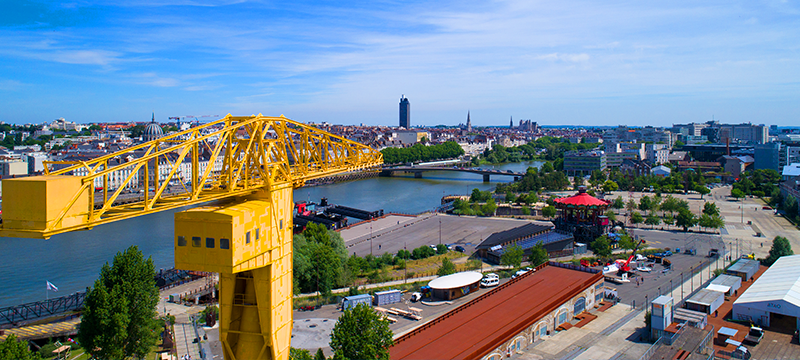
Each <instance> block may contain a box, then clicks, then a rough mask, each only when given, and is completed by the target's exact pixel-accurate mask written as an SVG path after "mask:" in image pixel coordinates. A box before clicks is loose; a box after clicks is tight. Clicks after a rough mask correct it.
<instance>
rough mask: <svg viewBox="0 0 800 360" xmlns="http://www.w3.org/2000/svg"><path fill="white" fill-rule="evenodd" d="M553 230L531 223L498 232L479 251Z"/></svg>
mask: <svg viewBox="0 0 800 360" xmlns="http://www.w3.org/2000/svg"><path fill="white" fill-rule="evenodd" d="M552 228H553V226H546V225H537V224H534V223H529V224H525V225H522V226H520V227H515V228H513V229H511V230H506V231H500V232H496V233H494V234H492V235H491V236H489V237H488V238H486V240H484V241H483V242H482V243H480V245H478V247H477V249H489V248H492V247H494V246H496V245H503V244H506V243H509V242H511V241H515V240H519V239H521V238H523V237H526V236H531V235H537V234H540V233H542V232H545V231H548V230H550V229H552Z"/></svg>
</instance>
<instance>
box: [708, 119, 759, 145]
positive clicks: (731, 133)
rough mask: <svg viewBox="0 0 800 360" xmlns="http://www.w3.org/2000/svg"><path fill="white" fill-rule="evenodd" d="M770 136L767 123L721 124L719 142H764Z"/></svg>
mask: <svg viewBox="0 0 800 360" xmlns="http://www.w3.org/2000/svg"><path fill="white" fill-rule="evenodd" d="M768 138H769V132H768V129H767V127H766V126H765V125H763V124H761V125H753V124H750V123H745V124H738V125H727V124H726V125H720V127H719V142H720V143H723V144H724V143H727V142H728V141H730V142H732V143H733V142H743V143H752V144H764V143H766V142H767V140H768Z"/></svg>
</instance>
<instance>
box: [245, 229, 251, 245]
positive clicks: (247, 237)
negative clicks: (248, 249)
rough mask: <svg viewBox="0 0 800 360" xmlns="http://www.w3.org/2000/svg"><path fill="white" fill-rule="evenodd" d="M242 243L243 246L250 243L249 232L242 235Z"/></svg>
mask: <svg viewBox="0 0 800 360" xmlns="http://www.w3.org/2000/svg"><path fill="white" fill-rule="evenodd" d="M244 243H245V244H249V243H250V232H249V231H248V232H246V233H245V234H244Z"/></svg>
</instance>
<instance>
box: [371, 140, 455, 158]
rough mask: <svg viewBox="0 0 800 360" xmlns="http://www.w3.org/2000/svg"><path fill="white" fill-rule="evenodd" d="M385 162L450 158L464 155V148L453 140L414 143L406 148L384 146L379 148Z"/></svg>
mask: <svg viewBox="0 0 800 360" xmlns="http://www.w3.org/2000/svg"><path fill="white" fill-rule="evenodd" d="M381 154H383V162H384V163H386V164H404V163H409V162H416V161H431V160H439V159H452V158H457V157H459V156H461V155H464V149H462V148H461V145H458V143H456V142H455V141H448V142H445V143H442V144H437V145H431V146H426V145H423V144H421V143H416V144H414V146H411V147H407V148H386V149H383V150H381Z"/></svg>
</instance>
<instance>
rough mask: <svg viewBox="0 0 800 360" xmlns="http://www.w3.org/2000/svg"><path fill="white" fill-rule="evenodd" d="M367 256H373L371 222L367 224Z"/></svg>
mask: <svg viewBox="0 0 800 360" xmlns="http://www.w3.org/2000/svg"><path fill="white" fill-rule="evenodd" d="M369 254H370V255H372V256H375V255H373V254H372V222H370V223H369Z"/></svg>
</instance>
